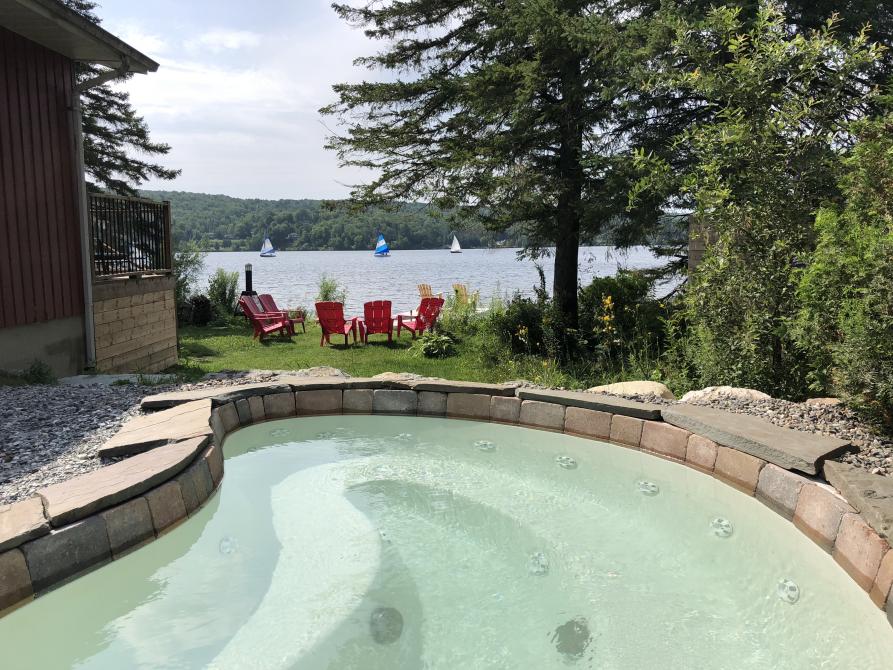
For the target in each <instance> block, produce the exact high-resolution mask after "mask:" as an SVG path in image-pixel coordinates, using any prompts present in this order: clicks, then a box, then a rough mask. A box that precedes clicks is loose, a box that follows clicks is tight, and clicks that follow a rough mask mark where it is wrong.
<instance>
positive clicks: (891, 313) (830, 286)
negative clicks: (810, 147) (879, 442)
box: [797, 114, 893, 428]
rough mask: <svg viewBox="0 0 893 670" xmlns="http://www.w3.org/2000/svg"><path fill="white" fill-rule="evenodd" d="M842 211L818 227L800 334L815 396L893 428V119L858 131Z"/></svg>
mask: <svg viewBox="0 0 893 670" xmlns="http://www.w3.org/2000/svg"><path fill="white" fill-rule="evenodd" d="M855 131H856V135H857V137H858V142H857V143H856V145H855V147H854V149H853V150H852V152H851V154H850V155H848V156H847V157H846V159H845V160H844V167H845V170H846V172H845V176H844V177H843V178H842V180H841V190H842V192H843V194H844V195H845V197H846V204H845V206H844V207H843V208H838V209H834V208H831V207H830V206H829V207H826V208H825V209H823V210H822V211H820V212H819V214H818V216H817V217H816V221H815V232H816V237H817V244H816V250H815V252H814V253H813V254H812V255H811V257H810V259H809V263H808V266H807V268H806V269H805V270H804V271H803V272H802V277H801V280H800V284H799V286H798V287H797V289H798V290H797V296H798V299H799V301H800V312H799V315H798V319H797V336H798V340H799V342H800V344H801V346H802V347H803V348H804V349H806V350H808V351H809V352H810V363H811V367H810V382H811V389H812V390H813V391H814V392H821V393H827V392H831V393H838V394H840V395H842V396H843V397H844V398H845V399H846V400H847V401H848V402H849V404H851V405H853V406H855V407H856V408H858V409H861V410H863V411H865V412H866V413H867V414H869V415H870V416H871V417H873V418H875V419H877V420H879V421H880V422H882V423H884V424H886V425H887V426H888V427H891V428H893V344H891V343H893V114H889V115H887V116H884V117H881V118H878V119H872V120H869V121H864V122H861V123H859V124H856V125H855Z"/></svg>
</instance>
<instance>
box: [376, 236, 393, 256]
mask: <svg viewBox="0 0 893 670" xmlns="http://www.w3.org/2000/svg"><path fill="white" fill-rule="evenodd" d="M375 255H376V256H378V257H379V258H384V257H385V256H390V255H391V248H390V247H389V246H388V243H387V242H385V241H384V235H382V234H381V233H379V234H378V241H377V242H376V243H375Z"/></svg>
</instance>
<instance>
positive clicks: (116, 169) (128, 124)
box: [64, 0, 180, 196]
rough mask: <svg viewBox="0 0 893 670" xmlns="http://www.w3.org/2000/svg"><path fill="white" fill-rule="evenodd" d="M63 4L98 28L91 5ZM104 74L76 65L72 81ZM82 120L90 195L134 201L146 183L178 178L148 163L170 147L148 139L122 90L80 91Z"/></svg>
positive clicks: (72, 0) (84, 0) (80, 1)
mask: <svg viewBox="0 0 893 670" xmlns="http://www.w3.org/2000/svg"><path fill="white" fill-rule="evenodd" d="M64 2H65V4H66V5H68V6H69V7H70V8H71V9H73V10H74V11H76V12H77V13H78V14H80V15H81V16H83V17H84V18H86V19H87V20H89V21H91V22H93V23H96V24H99V23H100V19H99V17H97V16H96V13H95V12H94V10H95V8H96V6H97V5H96V3H95V2H91V1H90V0H64ZM104 71H105V69H104V68H100V67H97V66H94V65H89V64H86V63H78V64H77V70H76V79H77V81H78V82H82V81H86V80H88V79H92V78H93V77H96V76H97V75H99V74H101V73H102V72H104ZM130 76H132V75H128V76H126V77H122V78H120V79H118V80H116V81H122V80H126V79H128V78H129V77H130ZM81 117H82V125H83V130H84V166H85V168H86V172H87V187H88V188H89V189H90V190H93V191H102V190H107V191H111V192H113V193H116V194H118V195H130V196H133V195H137V188H138V187H139V186H140V185H141V184H142V183H144V182H145V181H146V180H147V179H149V178H152V177H154V178H156V179H174V178H175V177H177V175H179V174H180V170H171V169H168V168H165V167H164V166H163V165H160V164H158V163H156V162H153V161H152V157H154V156H164V155H166V154H167V153H168V152H169V151H170V150H171V148H170V145H168V144H165V143H163V142H155V141H153V140H152V138H151V136H150V134H149V127H148V125H147V124H146V122H145V120H144V119H143V118H142V117H141V116H139V115H138V114H137V113H136V111H135V110H134V109H133V106H132V105H131V104H130V95H129V94H128V93H127V92H126V91H122V90H119V89H116V88H113V87H112V85H111V84H110V83H106V84H103V85H101V86H96V87H93V88H90V89H88V90H86V91H84V92H83V93H82V94H81Z"/></svg>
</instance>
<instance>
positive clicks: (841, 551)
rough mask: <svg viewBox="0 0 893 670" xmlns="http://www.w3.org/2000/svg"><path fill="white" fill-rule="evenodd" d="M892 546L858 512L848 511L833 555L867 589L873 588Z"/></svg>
mask: <svg viewBox="0 0 893 670" xmlns="http://www.w3.org/2000/svg"><path fill="white" fill-rule="evenodd" d="M889 549H890V545H889V544H887V542H886V540H884V539H883V538H882V537H880V536H878V534H877V533H875V532H874V531H873V530H872V529H871V526H869V525H868V524H867V523H865V521H863V520H862V517H860V516H859V515H858V514H844V515H843V519H842V520H841V522H840V530H838V532H837V539H836V540H835V542H834V551H832V552H831V555H832V556H833V557H834V560H835V561H837V562H838V563H839V564H840V566H841V567H842V568H843V569H844V570H846V571H847V573H849V575H850V577H852V578H853V580H854V581H855V582H856V583H857V584H858V585H859V586H860V587H862V589H863V590H864V591H871V586H872V585H873V584H874V578H875V577H876V576H877V573H878V569H879V568H880V566H881V560H882V559H883V558H884V554H886V553H887V552H888V551H889Z"/></svg>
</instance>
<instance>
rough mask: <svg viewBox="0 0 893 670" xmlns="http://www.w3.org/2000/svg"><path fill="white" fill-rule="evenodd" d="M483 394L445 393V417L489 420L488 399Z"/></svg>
mask: <svg viewBox="0 0 893 670" xmlns="http://www.w3.org/2000/svg"><path fill="white" fill-rule="evenodd" d="M491 397H492V396H489V395H485V394H483V393H464V392H460V393H447V404H446V413H447V416H455V417H460V418H464V419H483V420H485V421H486V420H487V419H489V418H490V398H491Z"/></svg>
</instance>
